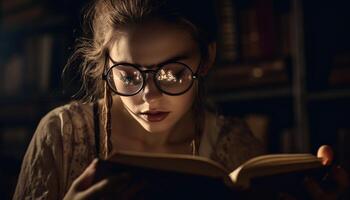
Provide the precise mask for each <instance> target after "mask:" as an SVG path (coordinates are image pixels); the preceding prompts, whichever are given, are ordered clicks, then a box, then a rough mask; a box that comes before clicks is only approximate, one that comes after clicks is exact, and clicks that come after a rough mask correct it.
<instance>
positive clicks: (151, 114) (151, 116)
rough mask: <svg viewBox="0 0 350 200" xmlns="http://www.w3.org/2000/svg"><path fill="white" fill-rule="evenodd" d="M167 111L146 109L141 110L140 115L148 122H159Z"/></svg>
mask: <svg viewBox="0 0 350 200" xmlns="http://www.w3.org/2000/svg"><path fill="white" fill-rule="evenodd" d="M168 114H169V112H163V111H146V112H142V113H141V116H142V117H143V118H144V119H145V120H147V121H149V122H160V121H163V120H164V119H165V118H166V117H167V116H168Z"/></svg>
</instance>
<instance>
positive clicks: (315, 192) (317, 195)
mask: <svg viewBox="0 0 350 200" xmlns="http://www.w3.org/2000/svg"><path fill="white" fill-rule="evenodd" d="M304 186H305V188H306V190H307V191H308V193H309V194H310V196H311V198H312V199H322V197H323V196H324V195H325V193H324V191H323V190H322V189H321V187H320V185H319V184H318V183H317V182H316V181H315V180H313V179H311V178H308V177H306V178H305V179H304Z"/></svg>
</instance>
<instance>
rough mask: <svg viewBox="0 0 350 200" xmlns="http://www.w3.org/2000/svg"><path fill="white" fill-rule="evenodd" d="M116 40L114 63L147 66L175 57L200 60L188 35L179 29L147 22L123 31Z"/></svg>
mask: <svg viewBox="0 0 350 200" xmlns="http://www.w3.org/2000/svg"><path fill="white" fill-rule="evenodd" d="M115 38H116V40H115V42H114V43H113V45H112V46H111V49H110V57H111V58H112V59H113V60H114V61H116V62H129V63H136V64H140V65H143V66H148V65H154V64H158V63H161V62H164V61H165V60H167V59H170V58H172V57H174V56H178V55H188V56H189V57H191V56H192V57H197V56H199V48H198V44H197V43H196V42H195V40H194V38H193V36H192V34H191V32H190V31H189V29H186V28H184V27H183V26H180V25H175V24H169V23H168V24H166V23H164V22H147V23H143V24H138V25H133V26H131V27H127V28H123V29H121V30H120V31H118V32H117V33H116V37H115Z"/></svg>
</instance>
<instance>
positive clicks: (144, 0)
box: [66, 0, 217, 155]
mask: <svg viewBox="0 0 350 200" xmlns="http://www.w3.org/2000/svg"><path fill="white" fill-rule="evenodd" d="M199 4H200V5H199ZM214 8H215V6H214V1H212V0H201V1H195V0H96V1H93V2H91V3H90V4H89V5H88V7H87V9H86V10H85V12H84V16H83V22H84V29H83V36H82V37H81V38H79V39H78V40H77V45H76V49H75V52H74V53H73V55H72V56H71V58H70V59H69V60H68V63H67V65H66V69H67V68H68V67H69V68H72V67H74V65H75V64H76V63H77V60H78V61H81V62H80V63H79V65H77V66H78V67H79V68H78V69H79V70H80V71H81V75H82V87H81V89H80V91H79V94H80V96H81V97H82V100H84V101H94V100H96V99H99V98H104V99H105V105H104V109H103V111H104V116H105V118H104V119H105V120H104V121H105V130H106V131H105V132H106V137H105V138H106V140H105V141H104V146H106V150H105V155H107V154H108V152H109V150H110V144H108V143H109V140H108V138H109V136H110V132H111V131H110V129H111V126H110V108H111V106H112V95H111V91H109V88H108V87H107V84H106V83H105V82H104V81H103V80H102V73H103V71H104V66H105V62H106V53H107V51H108V49H109V47H110V45H111V43H112V42H113V41H114V39H115V38H114V36H115V34H113V33H114V31H115V30H118V28H119V27H123V26H128V25H130V24H139V23H143V22H145V21H147V20H152V19H160V20H164V21H166V22H169V23H180V24H183V25H185V26H186V27H188V28H189V29H190V30H191V33H192V34H193V37H194V39H195V40H196V41H197V42H198V44H199V47H200V50H201V57H202V62H203V61H205V59H206V58H207V54H208V51H207V50H208V49H207V47H208V44H210V43H211V42H214V41H215V40H216V31H217V28H216V17H215V16H216V15H215V9H214ZM198 85H199V91H198V95H197V101H196V103H195V104H194V105H193V109H194V112H195V113H201V112H202V113H204V111H203V109H204V108H203V100H202V93H203V89H202V88H203V87H202V86H201V85H202V84H201V83H200V84H198ZM197 116H203V115H197ZM200 121H203V120H198V122H196V127H197V128H196V130H197V131H200V132H202V128H201V127H202V126H203V122H200ZM197 131H196V132H197ZM195 141H196V140H195ZM197 141H198V140H197ZM197 146H198V145H197Z"/></svg>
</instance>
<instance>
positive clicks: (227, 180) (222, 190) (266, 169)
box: [94, 151, 326, 199]
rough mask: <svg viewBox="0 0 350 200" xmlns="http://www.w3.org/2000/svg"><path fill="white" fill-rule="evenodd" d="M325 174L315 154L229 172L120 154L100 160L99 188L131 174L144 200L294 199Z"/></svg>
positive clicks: (197, 161) (200, 161)
mask: <svg viewBox="0 0 350 200" xmlns="http://www.w3.org/2000/svg"><path fill="white" fill-rule="evenodd" d="M325 170H326V167H323V165H322V164H321V161H320V159H319V158H317V157H315V156H313V155H311V154H270V155H262V156H258V157H254V158H252V159H250V160H248V161H246V162H244V163H243V164H242V165H240V166H239V167H237V168H236V169H235V170H233V171H229V170H227V169H226V168H225V167H224V166H223V165H221V164H220V163H218V162H215V161H213V160H211V159H208V158H206V157H200V156H192V155H183V154H160V153H144V152H128V151H120V152H117V153H116V154H113V155H112V156H111V157H110V158H109V159H107V160H99V162H98V164H97V169H96V174H95V180H94V182H97V181H99V180H102V179H103V178H107V177H113V176H116V175H118V174H119V175H120V174H125V173H127V174H129V175H130V177H134V181H136V180H138V181H142V182H143V183H145V185H144V186H145V187H144V189H143V190H142V192H144V194H142V195H143V197H150V198H151V196H152V197H155V196H156V197H167V198H168V197H169V194H170V195H171V196H170V197H174V198H175V196H176V198H179V197H181V195H184V194H186V195H191V194H193V195H197V197H199V196H200V195H203V196H202V197H210V196H211V195H213V196H212V197H217V198H219V197H232V195H233V196H236V197H252V196H250V195H252V194H250V192H248V191H254V195H256V194H264V195H267V196H270V197H272V196H273V195H275V194H276V192H292V193H293V190H295V189H296V188H299V184H301V182H300V181H302V180H303V178H304V176H305V175H306V174H307V175H308V176H312V177H321V176H322V174H323V173H324V171H325ZM116 188H117V186H116ZM148 192H149V193H148ZM294 192H297V191H294ZM299 192H300V191H299ZM148 195H150V196H148ZM154 195H155V196H154ZM163 195H165V196H163ZM271 195H272V196H271ZM186 197H189V196H186ZM176 198H175V199H176ZM145 199H147V198H145Z"/></svg>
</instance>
